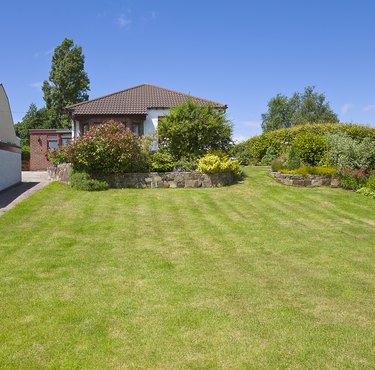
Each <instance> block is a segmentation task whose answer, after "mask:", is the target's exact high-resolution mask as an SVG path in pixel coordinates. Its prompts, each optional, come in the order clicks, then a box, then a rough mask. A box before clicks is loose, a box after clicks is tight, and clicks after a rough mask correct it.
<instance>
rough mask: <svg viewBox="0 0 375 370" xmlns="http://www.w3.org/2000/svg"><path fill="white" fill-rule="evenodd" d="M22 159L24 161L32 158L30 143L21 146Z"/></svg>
mask: <svg viewBox="0 0 375 370" xmlns="http://www.w3.org/2000/svg"><path fill="white" fill-rule="evenodd" d="M21 159H22V160H23V161H29V160H30V146H29V145H22V146H21Z"/></svg>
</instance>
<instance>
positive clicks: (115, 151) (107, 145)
mask: <svg viewBox="0 0 375 370" xmlns="http://www.w3.org/2000/svg"><path fill="white" fill-rule="evenodd" d="M59 150H62V151H64V153H65V155H66V156H67V159H68V161H69V162H70V163H72V165H73V168H74V169H75V170H77V171H80V172H87V173H89V174H94V175H110V174H116V173H125V172H142V171H145V170H147V169H148V163H147V158H146V156H145V154H144V152H143V150H142V142H141V139H138V138H137V137H135V136H134V134H133V133H132V132H131V131H129V130H127V129H125V126H124V125H123V124H122V123H120V122H116V121H113V120H112V121H108V122H105V123H103V124H101V125H99V126H98V127H94V128H91V129H90V130H89V132H88V133H87V134H86V135H83V136H80V137H79V138H77V139H76V140H74V141H73V142H71V143H69V144H67V145H65V146H63V147H62V148H60V149H59Z"/></svg>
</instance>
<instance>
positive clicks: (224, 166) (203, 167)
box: [198, 154, 242, 176]
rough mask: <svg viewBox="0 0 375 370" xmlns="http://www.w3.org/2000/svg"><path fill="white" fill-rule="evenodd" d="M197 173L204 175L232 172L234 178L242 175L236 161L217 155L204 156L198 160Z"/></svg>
mask: <svg viewBox="0 0 375 370" xmlns="http://www.w3.org/2000/svg"><path fill="white" fill-rule="evenodd" d="M198 171H199V172H205V173H217V172H232V173H233V174H234V175H235V176H241V175H242V169H241V166H240V164H239V163H238V161H237V160H233V159H229V158H228V156H226V155H218V154H206V155H205V156H203V157H202V158H200V159H199V161H198Z"/></svg>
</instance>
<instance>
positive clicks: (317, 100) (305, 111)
mask: <svg viewBox="0 0 375 370" xmlns="http://www.w3.org/2000/svg"><path fill="white" fill-rule="evenodd" d="M314 89H315V88H314V87H311V86H308V87H306V88H305V91H304V92H303V93H302V94H301V93H298V92H296V93H294V94H293V96H292V97H291V98H288V97H286V96H285V95H281V94H278V95H276V97H274V98H272V99H271V100H270V101H269V102H268V112H267V113H264V114H262V129H263V132H267V131H272V130H277V129H279V128H282V127H292V126H297V125H301V124H306V123H314V124H315V123H325V122H338V118H337V114H336V113H334V112H333V111H332V109H331V108H330V106H329V103H328V102H326V97H325V95H324V94H319V93H317V92H315V91H314Z"/></svg>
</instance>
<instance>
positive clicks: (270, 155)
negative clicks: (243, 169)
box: [260, 147, 276, 166]
mask: <svg viewBox="0 0 375 370" xmlns="http://www.w3.org/2000/svg"><path fill="white" fill-rule="evenodd" d="M275 157H276V154H275V150H274V149H273V148H272V147H269V148H268V149H267V151H266V154H265V155H264V156H263V158H262V160H261V161H260V164H261V165H263V166H266V165H269V164H270V163H271V162H272V161H273V160H274V159H275Z"/></svg>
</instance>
